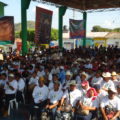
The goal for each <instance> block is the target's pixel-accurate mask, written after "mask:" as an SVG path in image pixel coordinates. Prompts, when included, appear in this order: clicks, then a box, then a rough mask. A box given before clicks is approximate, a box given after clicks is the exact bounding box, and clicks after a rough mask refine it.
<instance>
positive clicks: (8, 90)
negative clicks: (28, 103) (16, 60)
mask: <svg viewBox="0 0 120 120" xmlns="http://www.w3.org/2000/svg"><path fill="white" fill-rule="evenodd" d="M17 88H18V84H17V81H16V80H15V78H14V74H12V73H10V74H9V76H8V82H6V84H5V87H4V89H5V101H6V109H8V106H9V101H10V100H12V99H14V98H15V94H16V92H17Z"/></svg>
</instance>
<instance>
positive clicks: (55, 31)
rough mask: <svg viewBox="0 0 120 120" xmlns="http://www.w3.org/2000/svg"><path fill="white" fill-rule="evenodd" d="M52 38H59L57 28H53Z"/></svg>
mask: <svg viewBox="0 0 120 120" xmlns="http://www.w3.org/2000/svg"><path fill="white" fill-rule="evenodd" d="M51 40H52V41H53V40H58V30H57V29H53V28H52V30H51Z"/></svg>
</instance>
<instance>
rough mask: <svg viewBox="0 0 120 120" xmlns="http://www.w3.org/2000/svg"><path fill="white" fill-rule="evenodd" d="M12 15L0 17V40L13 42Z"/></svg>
mask: <svg viewBox="0 0 120 120" xmlns="http://www.w3.org/2000/svg"><path fill="white" fill-rule="evenodd" d="M14 39H15V36H14V17H12V16H4V17H1V18H0V42H4V41H5V42H7V41H11V42H14Z"/></svg>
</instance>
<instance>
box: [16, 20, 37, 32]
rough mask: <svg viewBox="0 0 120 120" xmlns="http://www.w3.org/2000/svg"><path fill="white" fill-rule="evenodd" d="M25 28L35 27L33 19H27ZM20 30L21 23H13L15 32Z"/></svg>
mask: <svg viewBox="0 0 120 120" xmlns="http://www.w3.org/2000/svg"><path fill="white" fill-rule="evenodd" d="M27 28H28V29H35V22H34V21H28V22H27ZM20 30H21V23H17V24H15V32H18V31H20Z"/></svg>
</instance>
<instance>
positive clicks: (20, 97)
mask: <svg viewBox="0 0 120 120" xmlns="http://www.w3.org/2000/svg"><path fill="white" fill-rule="evenodd" d="M15 78H16V80H17V84H18V89H17V94H16V99H17V101H18V102H19V103H24V98H23V95H24V88H25V82H24V80H23V79H22V78H21V75H20V74H19V73H17V74H16V75H15Z"/></svg>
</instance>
